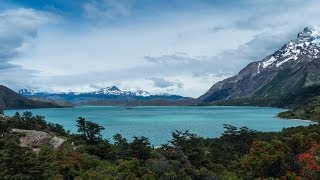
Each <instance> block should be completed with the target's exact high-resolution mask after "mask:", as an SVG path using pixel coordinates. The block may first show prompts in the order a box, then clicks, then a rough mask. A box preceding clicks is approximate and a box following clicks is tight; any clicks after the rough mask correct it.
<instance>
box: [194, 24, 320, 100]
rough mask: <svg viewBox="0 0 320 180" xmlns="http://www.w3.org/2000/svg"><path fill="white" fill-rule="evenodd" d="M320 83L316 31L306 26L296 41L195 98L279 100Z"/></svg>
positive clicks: (319, 34) (319, 38) (318, 34)
mask: <svg viewBox="0 0 320 180" xmlns="http://www.w3.org/2000/svg"><path fill="white" fill-rule="evenodd" d="M319 83H320V28H318V27H306V28H304V29H303V31H302V32H300V33H299V34H298V36H297V38H296V39H294V40H292V41H290V42H288V43H286V44H285V45H284V46H283V47H281V48H280V49H279V50H277V51H275V52H274V53H273V54H271V55H269V56H267V57H266V58H264V59H262V60H261V61H257V62H252V63H250V64H248V65H247V66H246V67H245V68H244V69H242V70H241V71H240V72H239V74H237V75H235V76H233V77H230V78H228V79H225V80H223V81H220V82H218V83H216V84H215V85H213V86H212V87H211V88H210V89H209V91H207V92H206V93H205V94H204V95H202V96H201V97H199V99H198V100H200V101H202V102H213V101H222V100H233V99H239V98H253V97H254V98H266V99H268V98H269V99H270V98H271V99H274V98H281V97H283V96H285V95H287V94H289V93H292V92H295V91H298V90H299V89H302V88H305V87H308V86H311V85H315V84H319Z"/></svg>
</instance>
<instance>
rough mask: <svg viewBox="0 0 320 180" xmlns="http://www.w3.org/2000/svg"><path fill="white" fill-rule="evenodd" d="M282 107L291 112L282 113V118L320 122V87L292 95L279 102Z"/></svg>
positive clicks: (302, 90)
mask: <svg viewBox="0 0 320 180" xmlns="http://www.w3.org/2000/svg"><path fill="white" fill-rule="evenodd" d="M279 106H280V107H286V108H290V109H291V110H289V111H286V112H283V113H280V114H279V117H281V118H290V119H306V120H315V121H320V85H317V86H311V87H307V88H304V89H301V90H299V91H298V92H295V93H292V94H290V95H288V96H286V97H284V98H283V99H281V101H279Z"/></svg>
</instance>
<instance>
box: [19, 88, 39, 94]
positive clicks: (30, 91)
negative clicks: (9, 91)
mask: <svg viewBox="0 0 320 180" xmlns="http://www.w3.org/2000/svg"><path fill="white" fill-rule="evenodd" d="M18 93H19V94H23V95H34V94H37V93H38V91H36V90H34V89H27V88H24V89H21V90H19V92H18Z"/></svg>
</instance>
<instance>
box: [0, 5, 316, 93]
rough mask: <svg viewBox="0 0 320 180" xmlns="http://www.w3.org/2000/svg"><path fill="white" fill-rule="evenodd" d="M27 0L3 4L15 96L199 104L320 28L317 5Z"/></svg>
mask: <svg viewBox="0 0 320 180" xmlns="http://www.w3.org/2000/svg"><path fill="white" fill-rule="evenodd" d="M28 2H33V0H31V1H22V0H21V1H18V0H16V1H12V3H11V4H10V3H9V4H8V3H6V4H3V5H2V6H0V7H1V9H0V63H1V64H0V80H1V82H2V84H4V85H7V86H9V87H10V88H13V89H14V90H18V89H20V88H24V87H28V88H36V89H41V90H47V91H68V90H72V91H88V90H95V89H97V88H99V87H105V86H112V85H116V86H119V88H122V89H143V90H147V91H150V92H162V93H172V94H181V95H185V96H192V97H198V96H200V95H201V94H202V93H204V92H205V91H206V90H208V89H209V88H210V87H211V86H212V85H213V84H214V83H216V82H217V81H219V80H222V79H224V78H226V77H229V76H231V75H234V74H236V73H238V72H239V71H240V70H241V69H242V68H243V67H244V66H246V65H247V64H248V63H250V62H252V61H257V60H261V59H262V58H264V57H265V56H267V55H270V54H271V53H273V52H274V51H275V50H277V49H278V48H280V47H281V46H282V45H283V44H284V43H285V42H287V41H288V40H290V39H294V38H295V37H296V34H297V33H298V32H299V31H301V30H302V29H303V27H305V26H313V25H320V22H319V18H320V13H319V11H318V9H319V8H318V7H320V2H319V1H316V0H307V1H306V0H284V1H281V2H279V1H275V0H267V1H256V0H244V1H222V0H217V1H205V0H203V1H192V0H190V1H189V0H185V1H182V0H174V1H170V2H168V1H166V3H164V1H160V0H159V1H148V0H141V1H137V0H120V1H116V0H87V1H86V0H81V1H76V2H75V1H65V2H63V3H61V2H60V1H55V0H49V1H47V3H44V4H43V5H37V6H35V5H34V4H35V3H28ZM0 5H1V2H0ZM49 7H50V8H49Z"/></svg>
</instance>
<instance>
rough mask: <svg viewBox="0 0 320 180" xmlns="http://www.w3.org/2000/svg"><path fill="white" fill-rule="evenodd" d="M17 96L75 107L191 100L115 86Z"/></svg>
mask: <svg viewBox="0 0 320 180" xmlns="http://www.w3.org/2000/svg"><path fill="white" fill-rule="evenodd" d="M19 94H20V95H22V96H24V97H28V98H33V99H45V100H49V101H54V102H67V103H72V104H76V105H125V104H130V105H144V104H148V105H149V104H151V105H152V104H155V105H156V104H159V102H161V103H160V104H167V103H168V104H176V103H178V104H180V103H182V104H183V103H184V102H189V101H190V100H192V99H191V98H188V97H183V96H179V95H171V94H166V93H165V94H153V93H149V92H147V91H142V90H136V91H128V90H121V89H119V88H118V87H116V86H112V87H107V88H102V89H99V90H97V91H92V92H63V93H48V92H37V91H35V90H32V89H31V90H30V89H21V90H20V91H19Z"/></svg>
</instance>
